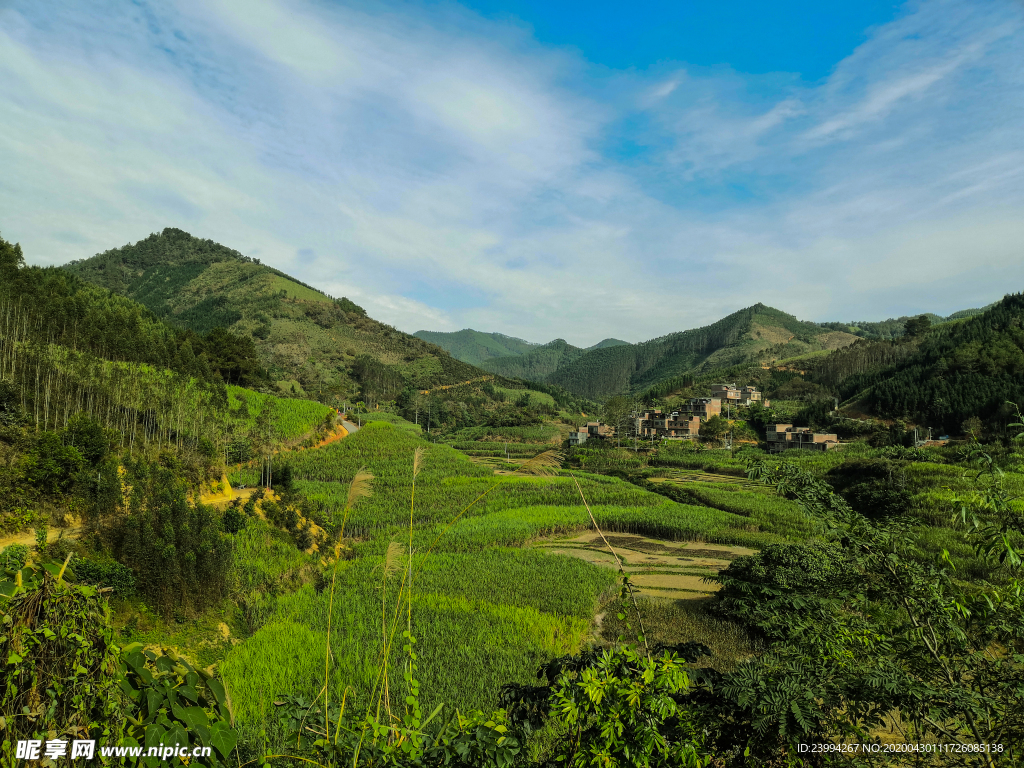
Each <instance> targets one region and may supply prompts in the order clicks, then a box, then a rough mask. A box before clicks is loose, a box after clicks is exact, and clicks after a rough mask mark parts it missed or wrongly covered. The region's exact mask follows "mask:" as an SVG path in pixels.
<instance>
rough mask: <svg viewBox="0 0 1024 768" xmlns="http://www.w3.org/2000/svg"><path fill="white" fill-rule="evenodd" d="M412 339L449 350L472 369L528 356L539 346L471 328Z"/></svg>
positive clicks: (423, 333)
mask: <svg viewBox="0 0 1024 768" xmlns="http://www.w3.org/2000/svg"><path fill="white" fill-rule="evenodd" d="M413 336H415V337H416V338H418V339H423V340H424V341H429V342H430V343H431V344H437V346H439V347H441V349H444V350H447V351H448V353H449V354H450V355H451V356H452V357H454V358H455V359H457V360H461V361H462V362H464V363H469V364H470V365H480V364H481V363H483V362H484V361H485V360H490V359H492V358H495V357H506V356H508V355H522V354H526V353H527V352H529V351H530V350H531V349H533V348H534V347H539V346H540V345H539V344H536V343H534V342H532V341H526V340H524V339H517V338H516V337H515V336H506V335H505V334H503V333H484V332H482V331H474V330H473V329H472V328H464V329H462V330H461V331H454V332H451V333H445V332H443V331H416V333H414V334H413Z"/></svg>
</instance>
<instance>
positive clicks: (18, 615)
mask: <svg viewBox="0 0 1024 768" xmlns="http://www.w3.org/2000/svg"><path fill="white" fill-rule="evenodd" d="M63 576H64V573H63V572H62V569H61V568H60V566H58V565H54V564H46V565H45V566H44V567H41V568H38V569H36V570H34V571H32V570H29V569H25V570H23V571H21V572H20V573H19V578H20V580H21V581H20V583H21V584H22V585H23V586H22V587H21V588H18V589H15V590H13V594H11V591H12V590H10V589H5V590H3V592H4V594H5V595H6V597H0V605H2V608H3V624H2V630H0V631H2V635H0V656H2V658H3V660H4V663H5V674H4V678H3V689H2V693H0V713H3V715H4V719H5V720H6V722H5V731H4V741H3V747H2V749H3V751H4V753H5V755H4V757H5V758H6V760H7V761H10V763H9V764H13V762H14V754H13V750H14V744H15V742H16V741H18V740H23V739H42V740H46V739H49V738H53V737H52V736H51V735H50V734H59V735H60V737H62V738H67V734H71V733H76V734H88V737H87V738H93V739H97V738H98V739H100V741H101V742H102V743H116V741H117V739H118V737H119V736H120V733H121V729H122V728H123V727H124V717H123V708H122V706H121V696H120V690H119V687H118V684H117V679H116V675H115V674H114V671H115V669H116V665H117V654H118V649H117V646H116V645H114V643H113V635H112V632H111V629H110V626H109V613H108V609H107V605H106V601H105V600H104V599H103V598H102V596H101V595H100V593H99V591H98V590H97V589H96V588H95V587H90V586H85V585H81V586H80V585H76V584H70V583H68V581H67V580H66V579H64V578H63ZM7 586H9V583H8V585H7ZM78 738H81V736H78Z"/></svg>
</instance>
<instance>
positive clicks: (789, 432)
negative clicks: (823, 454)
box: [767, 424, 839, 453]
mask: <svg viewBox="0 0 1024 768" xmlns="http://www.w3.org/2000/svg"><path fill="white" fill-rule="evenodd" d="M767 437H768V452H769V453H780V452H782V451H785V450H789V449H791V448H803V449H805V450H811V451H831V450H832V449H834V448H838V447H839V437H838V436H837V435H834V434H824V433H821V432H812V431H811V429H810V427H794V426H793V425H792V424H769V425H768V430H767Z"/></svg>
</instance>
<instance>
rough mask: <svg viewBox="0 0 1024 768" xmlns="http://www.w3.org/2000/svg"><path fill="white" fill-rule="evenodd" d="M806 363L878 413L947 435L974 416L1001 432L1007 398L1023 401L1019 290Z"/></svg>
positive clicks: (845, 396) (813, 374) (813, 373)
mask: <svg viewBox="0 0 1024 768" xmlns="http://www.w3.org/2000/svg"><path fill="white" fill-rule="evenodd" d="M806 367H807V368H808V369H809V370H808V375H809V378H811V379H812V380H814V381H816V382H817V383H819V384H821V385H822V386H823V387H826V388H827V389H828V390H830V391H831V392H834V393H835V394H836V395H837V396H838V397H840V399H842V400H854V399H855V400H856V401H857V405H858V406H860V408H861V409H863V410H869V411H871V412H873V413H876V414H878V415H880V416H885V417H889V418H910V419H912V420H914V421H915V422H917V423H920V424H926V425H929V426H933V427H936V428H938V429H940V430H943V431H946V432H949V433H951V434H959V433H961V432H962V431H965V430H964V429H963V428H962V427H963V422H964V421H965V420H967V419H970V418H972V417H978V418H980V419H981V420H982V422H983V423H985V426H987V427H988V428H990V429H993V430H1000V431H1001V430H1002V429H1003V428H1004V427H1005V426H1006V423H1007V420H1008V419H1010V417H1011V414H1012V409H1011V408H1010V407H1009V406H1007V401H1010V402H1014V403H1018V404H1020V405H1021V406H1022V407H1024V295H1022V294H1013V295H1009V296H1006V297H1005V298H1004V299H1003V300H1002V301H999V302H997V303H996V304H995V305H993V306H992V308H991V309H988V310H986V311H985V312H983V313H982V314H980V315H975V316H973V317H968V318H967V319H963V320H960V321H959V322H953V323H948V324H945V325H939V326H938V327H933V328H931V329H927V330H922V331H921V333H920V334H919V335H918V336H916V337H913V338H907V339H902V340H897V341H860V342H858V343H857V344H855V345H852V346H850V347H847V348H845V349H841V350H839V351H836V352H833V353H832V354H830V355H828V356H826V357H823V358H818V359H816V360H808V361H807V365H806ZM1010 420H1012V419H1010Z"/></svg>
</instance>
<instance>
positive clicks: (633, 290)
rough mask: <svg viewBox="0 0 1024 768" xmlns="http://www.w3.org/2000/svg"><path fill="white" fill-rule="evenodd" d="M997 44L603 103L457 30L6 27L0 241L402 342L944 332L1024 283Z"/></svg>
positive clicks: (1016, 21)
mask: <svg viewBox="0 0 1024 768" xmlns="http://www.w3.org/2000/svg"><path fill="white" fill-rule="evenodd" d="M1022 23H1024V15H1022V10H1021V7H1020V6H1019V5H1017V4H1014V3H1011V2H1009V1H1008V0H1007V1H1003V0H985V1H983V2H967V1H966V0H935V1H934V2H923V3H920V4H918V5H914V6H913V7H909V8H908V9H907V12H906V13H904V14H903V15H902V16H901V17H900V18H899V19H898V20H897V21H895V22H893V23H891V24H888V25H885V26H883V27H880V28H878V29H875V30H873V31H872V32H871V33H870V35H869V37H868V39H867V40H866V42H865V43H864V44H863V45H861V46H860V47H859V48H858V49H857V50H856V51H854V52H853V53H852V54H851V55H850V56H849V57H848V58H847V59H845V60H844V61H842V62H839V63H837V66H836V67H835V70H834V72H833V74H832V75H831V76H830V77H828V78H826V79H825V80H824V81H822V82H820V83H805V82H802V81H801V80H799V78H798V77H797V76H795V75H787V74H785V73H780V74H776V75H772V76H759V77H750V76H747V75H744V74H743V73H738V72H728V71H714V72H702V71H699V70H696V69H695V68H693V67H691V66H689V65H687V64H686V62H669V63H667V64H665V65H664V67H663V68H661V69H658V70H657V71H651V72H634V71H630V72H618V73H615V72H612V73H609V72H607V71H605V70H601V69H597V68H591V67H589V66H588V64H587V62H584V61H582V60H580V59H579V58H578V57H576V56H574V55H571V54H568V53H566V52H564V51H561V50H548V49H546V48H544V47H543V46H541V45H539V44H538V43H536V42H535V41H534V40H532V39H531V38H529V37H528V36H527V34H526V33H525V32H524V31H523V30H522V29H521V28H519V27H512V26H507V25H503V24H500V23H494V22H488V21H484V20H482V19H480V18H478V17H476V16H474V15H472V14H471V13H469V12H467V11H464V10H461V9H459V8H458V7H457V6H444V7H443V8H442V7H439V6H429V7H428V6H416V5H406V6H402V12H401V13H396V12H395V7H391V6H387V7H386V6H361V7H359V8H352V7H342V6H328V5H324V4H319V3H314V2H309V1H307V0H253V1H252V2H248V0H247V1H246V2H241V0H217V1H216V2H215V3H205V4H196V3H183V2H178V3H172V2H170V1H168V2H153V3H143V4H141V5H138V6H133V8H132V10H131V11H130V12H127V11H125V10H124V8H123V7H122V6H121V5H120V4H117V3H112V2H111V3H108V4H106V5H103V4H102V3H101V4H97V5H96V6H95V7H90V8H89V9H88V10H87V9H85V8H84V7H82V6H79V5H74V4H66V5H65V6H64V7H63V8H62V9H61V12H60V13H58V14H51V13H49V12H48V11H47V10H45V9H43V8H42V7H41V6H39V5H38V4H34V3H29V2H27V0H16V1H15V2H13V3H9V4H8V5H7V6H5V9H4V10H0V104H2V106H3V108H2V109H0V167H2V168H3V169H4V172H3V174H0V212H2V219H0V231H2V232H3V234H4V236H5V237H7V238H13V239H17V240H21V241H22V243H23V245H24V246H25V247H26V251H27V253H28V255H29V258H30V260H33V261H36V262H44V263H59V262H62V261H66V260H68V259H71V258H81V257H83V256H87V255H90V254H91V253H93V252H97V251H102V250H106V249H107V248H110V247H115V246H117V245H120V244H122V243H124V242H127V241H133V240H138V239H140V238H142V237H145V236H146V235H147V234H149V233H150V232H151V231H158V230H160V229H162V228H163V227H165V226H179V227H181V228H184V229H187V230H190V231H192V232H193V233H194V234H196V235H198V236H202V237H210V238H212V239H215V240H218V241H220V242H223V243H224V244H226V245H229V246H231V247H234V248H237V249H238V250H241V251H243V252H245V253H249V254H250V255H255V256H258V257H259V258H261V259H262V260H263V261H265V262H269V263H272V264H274V265H275V266H278V267H280V268H282V269H286V270H289V271H291V272H293V273H294V274H296V276H297V277H299V278H301V279H303V280H305V281H307V282H311V283H314V284H317V285H319V286H321V287H323V288H324V289H325V290H327V291H329V292H331V293H333V294H335V295H341V294H344V295H347V296H349V297H350V298H352V299H353V300H355V301H357V302H359V303H361V304H363V305H364V306H366V308H367V309H368V311H369V312H370V314H371V315H372V316H374V317H377V318H378V319H380V320H383V321H385V322H389V323H391V324H394V325H396V326H398V327H400V328H402V329H403V330H407V331H415V330H418V329H419V328H427V329H436V330H456V329H458V328H462V327H467V326H472V327H477V328H480V329H481V330H497V331H502V332H505V333H509V334H511V335H515V336H520V337H523V338H528V339H532V340H535V341H546V340H548V339H550V338H554V337H557V336H561V337H564V338H566V339H568V340H569V341H571V342H573V343H577V344H580V345H589V344H592V343H594V342H596V341H598V340H600V339H602V338H605V337H607V336H616V337H620V338H627V339H632V340H640V339H643V338H650V337H654V336H659V335H662V334H664V333H667V332H670V331H674V330H679V329H682V328H688V327H693V326H695V325H701V324H705V323H708V322H712V321H714V320H715V319H717V318H718V317H721V316H722V315H724V314H726V313H728V312H730V311H734V310H735V309H737V308H739V307H741V306H747V305H750V304H753V303H754V302H757V301H764V302H765V303H768V304H772V305H775V306H778V307H779V308H781V309H784V310H787V311H791V312H794V313H796V314H798V315H800V316H804V317H812V318H815V319H829V318H832V319H835V318H847V319H850V318H852V317H854V316H859V317H869V316H875V317H878V316H885V315H894V314H903V313H904V312H906V311H908V306H909V308H910V309H912V310H913V311H919V310H923V309H931V308H933V307H936V308H938V307H942V308H945V309H949V310H950V311H952V309H956V308H958V307H959V306H967V305H969V304H972V303H978V302H981V300H982V299H983V298H984V297H985V296H988V297H989V299H988V300H991V298H994V297H996V296H998V295H999V294H1000V293H1001V292H1002V291H1003V290H1009V289H1013V288H1019V287H1020V284H1019V281H1021V280H1024V273H1022V272H1021V270H1020V269H1019V268H1018V267H1017V266H1016V264H1017V263H1022V262H1024V259H1020V258H1019V257H1017V256H1016V254H1017V253H1018V250H1017V244H1018V243H1020V242H1021V238H1020V235H1021V234H1022V233H1021V232H1020V228H1019V227H1018V226H1017V224H1016V222H1017V221H1019V220H1022V216H1021V213H1022V208H1024V184H1022V180H1024V137H1022V135H1021V133H1020V131H1019V125H1020V124H1021V121H1022V120H1024V87H1022V86H1024V41H1022V30H1024V26H1022ZM640 117H642V118H643V119H638V120H635V121H634V120H633V118H640ZM624 126H625V127H624ZM635 126H642V127H635ZM622 144H628V145H631V146H636V145H639V146H643V147H647V149H645V150H644V151H643V152H641V154H640V155H638V156H636V155H633V154H630V153H624V152H622V151H621V145H622ZM631 152H632V150H631ZM300 250H301V251H303V253H304V254H306V255H304V256H302V257H299V256H297V255H296V254H297V253H298V252H299V251H300ZM1015 259H1016V261H1015ZM920 264H925V267H920V266H919V265H920ZM1015 280H1016V281H1018V283H1016V284H1015V283H1014V282H1013V281H1015ZM914 302H918V303H920V304H921V305H925V304H927V306H922V307H918V305H917V304H914ZM928 302H932V303H931V304H928Z"/></svg>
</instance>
